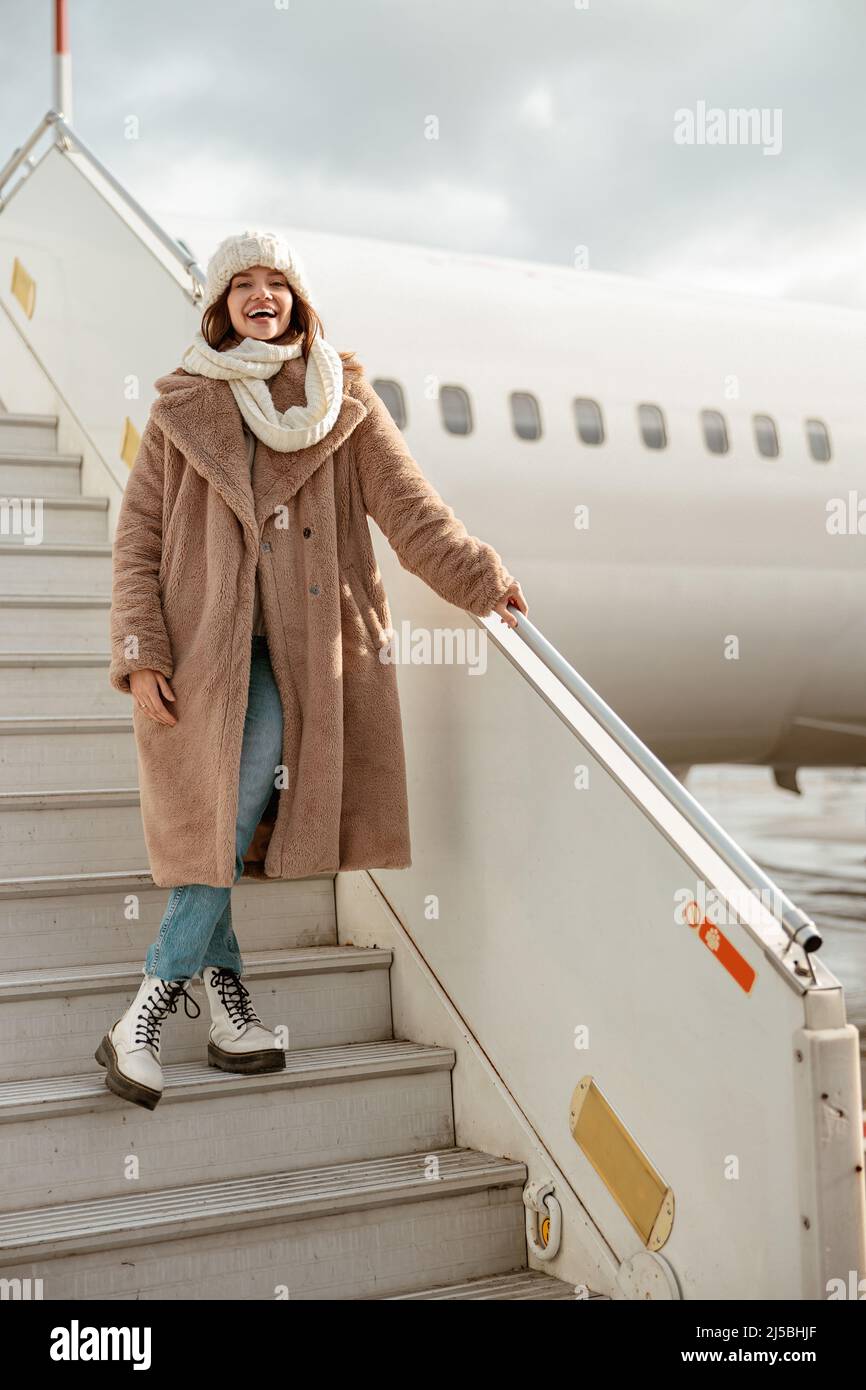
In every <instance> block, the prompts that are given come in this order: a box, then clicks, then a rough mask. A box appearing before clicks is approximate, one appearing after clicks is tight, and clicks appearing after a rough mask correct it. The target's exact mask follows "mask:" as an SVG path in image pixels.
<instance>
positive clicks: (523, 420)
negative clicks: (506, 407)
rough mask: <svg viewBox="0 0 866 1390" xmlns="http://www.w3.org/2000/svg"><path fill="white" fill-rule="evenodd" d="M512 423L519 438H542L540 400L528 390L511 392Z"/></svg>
mask: <svg viewBox="0 0 866 1390" xmlns="http://www.w3.org/2000/svg"><path fill="white" fill-rule="evenodd" d="M511 423H512V425H513V426H514V433H515V434H516V435H517V438H518V439H540V438H541V412H540V411H539V409H538V401H537V400H536V399H535V397H534V396H532V395H530V393H529V392H528V391H512V392H511Z"/></svg>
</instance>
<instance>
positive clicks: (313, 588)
mask: <svg viewBox="0 0 866 1390" xmlns="http://www.w3.org/2000/svg"><path fill="white" fill-rule="evenodd" d="M318 592H319V586H318V584H311V585H310V593H311V594H317V593H318Z"/></svg>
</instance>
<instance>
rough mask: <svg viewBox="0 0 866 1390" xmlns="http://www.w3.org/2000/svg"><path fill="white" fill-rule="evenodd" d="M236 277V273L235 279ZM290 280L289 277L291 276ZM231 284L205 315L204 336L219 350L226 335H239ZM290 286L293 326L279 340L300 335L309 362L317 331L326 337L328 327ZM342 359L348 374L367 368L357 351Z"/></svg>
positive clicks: (202, 322) (292, 338)
mask: <svg viewBox="0 0 866 1390" xmlns="http://www.w3.org/2000/svg"><path fill="white" fill-rule="evenodd" d="M283 273H284V272H283ZM233 279H234V276H232V280H233ZM286 279H287V280H288V276H287V277H286ZM231 287H232V281H231V280H229V282H228V284H227V285H226V287H225V289H224V290H223V292H222V294H221V295H220V297H219V299H217V300H215V301H214V303H213V304H211V305H209V307H208V308H207V309H205V311H204V313H203V315H202V320H201V331H202V337H203V338H204V340H205V342H206V343H207V344H208V345H209V346H210V347H212V348H216V349H217V351H218V352H219V351H220V349H221V348H222V345H223V343H224V342H225V340H226V338H228V337H236V336H237V333H236V330H235V328H234V326H233V324H232V321H231V318H230V316H229V306H228V297H229V291H230V290H231ZM289 289H290V290H291V292H292V311H291V314H290V315H289V325H288V328H287V329H286V331H285V333H283V334H282V335H281V337H280V338H278V339H276V340H275V341H277V342H289V343H293V342H295V341H296V340H297V339H298V338H299V337H300V339H301V352H302V354H303V358H304V361H305V362H306V361H307V360H308V358H309V356H310V350H311V348H312V346H313V341H314V339H315V337H316V334H317V333H320V334H321V335H322V337H324V336H325V330H324V327H323V325H322V320H321V319H320V318H319V315H318V314H317V313H316V311H315V309H314V308H313V306H312V304H311V303H310V302H309V300H308V299H305V298H304V296H303V295H302V294H299V293H298V291H297V290H296V289H295V287H294V285H289ZM340 359H341V361H342V363H343V371H344V373H345V372H350V373H355V372H362V371H363V370H364V368H363V366H362V365H361V363H360V362H359V361H358V358H357V357H356V356H355V354H354V353H353V352H341V353H340Z"/></svg>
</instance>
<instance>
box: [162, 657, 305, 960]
mask: <svg viewBox="0 0 866 1390" xmlns="http://www.w3.org/2000/svg"><path fill="white" fill-rule="evenodd" d="M282 750H283V706H282V702H281V700H280V692H279V690H278V689H277V683H276V681H275V680H274V673H273V671H272V670H271V661H270V656H269V654H268V643H267V638H266V637H265V636H263V635H260V636H254V637H253V640H252V653H251V659H250V686H249V695H248V696H247V713H246V719H245V721H244V738H243V746H242V748H241V767H240V777H239V782H238V818H237V831H236V835H235V877H234V881H235V883H237V881H238V879H239V878H240V876H241V874H242V873H243V871H244V854H245V853H246V851H247V849H248V848H249V844H250V841H251V840H252V838H253V834H254V832H255V829H256V826H257V825H258V823H259V820H260V819H261V816H262V813H263V811H264V809H265V807H266V806H267V804H268V802H269V801H270V799H271V793H272V792H273V790H274V785H275V781H276V773H277V771H278V769H279V766H280V759H281V758H282ZM231 892H232V890H231V888H212V887H210V886H209V885H208V884H206V883H188V884H185V885H184V886H183V887H182V888H172V890H171V895H170V897H169V900H168V902H167V903H166V907H165V913H164V915H163V919H162V922H161V923H160V928H159V936H158V937H157V939H156V941H154V942H153V943H152V945H151V946H150V947H149V949H148V952H147V957H146V960H145V966H144V973H145V974H147V975H156V976H158V977H159V978H160V979H162V980H187V979H191V978H192V976H193V975H197V974H200V973H201V971H202V970H203V969H204V967H205V966H206V965H216V966H223V967H227V968H228V969H229V970H234V971H235V973H236V974H237V975H241V974H242V973H243V961H242V960H241V954H240V947H239V946H238V941H237V937H236V936H235V934H234V931H233V930H232V907H231Z"/></svg>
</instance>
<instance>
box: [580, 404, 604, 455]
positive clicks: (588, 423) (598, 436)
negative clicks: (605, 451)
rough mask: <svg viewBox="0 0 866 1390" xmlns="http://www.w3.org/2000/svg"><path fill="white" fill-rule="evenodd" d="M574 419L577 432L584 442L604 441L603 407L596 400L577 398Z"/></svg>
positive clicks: (599, 442)
mask: <svg viewBox="0 0 866 1390" xmlns="http://www.w3.org/2000/svg"><path fill="white" fill-rule="evenodd" d="M574 419H575V423H576V425H577V433H578V435H579V436H580V438H581V440H582V441H583V443H584V444H603V443H604V421H603V420H602V418H601V407H600V406H599V405H598V403H597V402H596V401H591V400H587V399H586V398H585V397H581V398H580V399H578V400H576V401H575V402H574Z"/></svg>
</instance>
